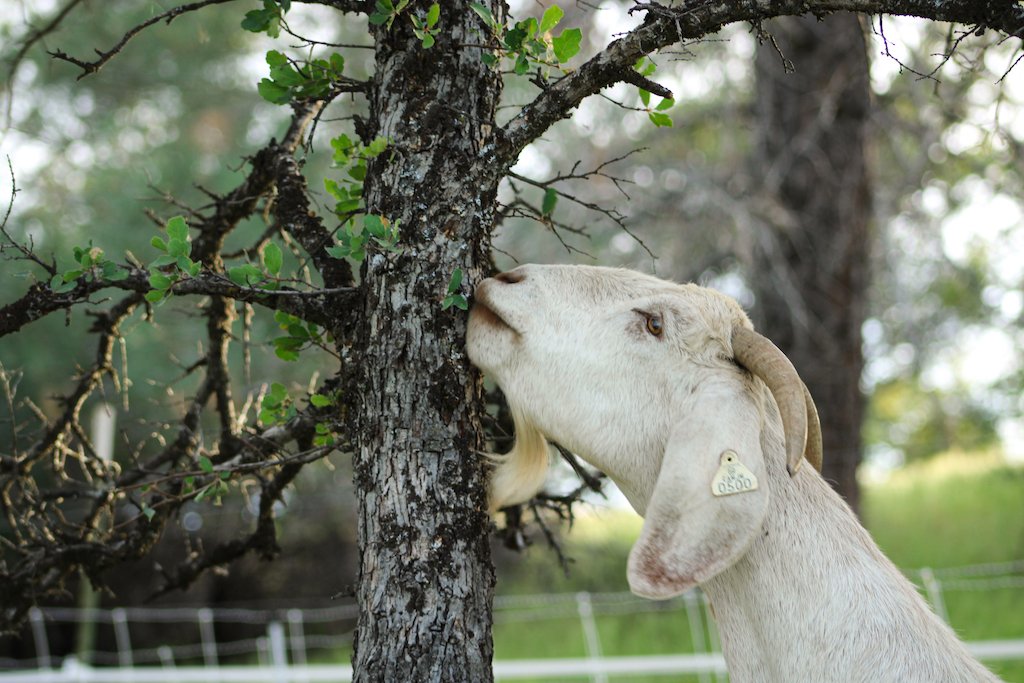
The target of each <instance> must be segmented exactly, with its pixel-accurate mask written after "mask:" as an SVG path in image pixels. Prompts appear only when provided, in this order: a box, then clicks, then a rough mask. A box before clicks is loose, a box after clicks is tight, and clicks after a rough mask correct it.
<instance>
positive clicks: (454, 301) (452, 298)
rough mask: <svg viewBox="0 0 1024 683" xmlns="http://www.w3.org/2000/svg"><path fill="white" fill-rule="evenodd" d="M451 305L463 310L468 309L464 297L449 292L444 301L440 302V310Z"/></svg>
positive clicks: (446, 308) (444, 309)
mask: <svg viewBox="0 0 1024 683" xmlns="http://www.w3.org/2000/svg"><path fill="white" fill-rule="evenodd" d="M452 306H455V307H456V308H461V309H462V310H464V311H465V310H468V309H469V302H468V301H466V297H464V296H462V295H461V294H449V295H448V296H446V297H445V298H444V301H442V302H441V310H442V311H447V310H448V309H449V308H451V307H452Z"/></svg>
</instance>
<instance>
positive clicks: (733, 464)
mask: <svg viewBox="0 0 1024 683" xmlns="http://www.w3.org/2000/svg"><path fill="white" fill-rule="evenodd" d="M755 490H757V477H755V476H754V473H753V472H751V471H750V470H749V469H747V466H746V465H744V464H743V463H741V462H740V458H739V456H738V455H736V451H725V452H724V453H722V457H721V459H720V460H719V465H718V472H716V473H715V478H714V479H712V480H711V495H713V496H731V495H733V494H734V493H745V492H747V491H755Z"/></svg>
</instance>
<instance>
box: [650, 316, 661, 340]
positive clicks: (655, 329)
mask: <svg viewBox="0 0 1024 683" xmlns="http://www.w3.org/2000/svg"><path fill="white" fill-rule="evenodd" d="M664 330H665V327H664V325H662V322H661V318H658V317H656V316H653V315H651V316H648V317H647V331H648V332H650V333H651V334H652V335H654V336H655V337H660V336H661V333H662V332H663V331H664Z"/></svg>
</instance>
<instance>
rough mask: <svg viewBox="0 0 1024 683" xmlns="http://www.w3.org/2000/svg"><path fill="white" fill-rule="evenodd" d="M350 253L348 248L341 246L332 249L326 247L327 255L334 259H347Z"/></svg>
mask: <svg viewBox="0 0 1024 683" xmlns="http://www.w3.org/2000/svg"><path fill="white" fill-rule="evenodd" d="M350 254H351V251H350V250H349V248H348V247H346V246H343V245H340V244H339V245H337V246H333V247H327V255H328V256H333V257H334V258H348V257H349V256H350Z"/></svg>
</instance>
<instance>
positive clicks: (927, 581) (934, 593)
mask: <svg viewBox="0 0 1024 683" xmlns="http://www.w3.org/2000/svg"><path fill="white" fill-rule="evenodd" d="M921 581H922V582H923V583H924V588H925V590H926V591H928V599H929V600H930V601H931V603H932V609H933V610H935V613H936V614H938V615H939V616H940V617H942V620H943V621H944V622H946V623H947V624H948V623H949V612H947V611H946V601H945V600H944V599H943V597H942V584H941V583H939V580H938V579H936V578H935V572H933V571H932V568H931V567H922V568H921Z"/></svg>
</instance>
